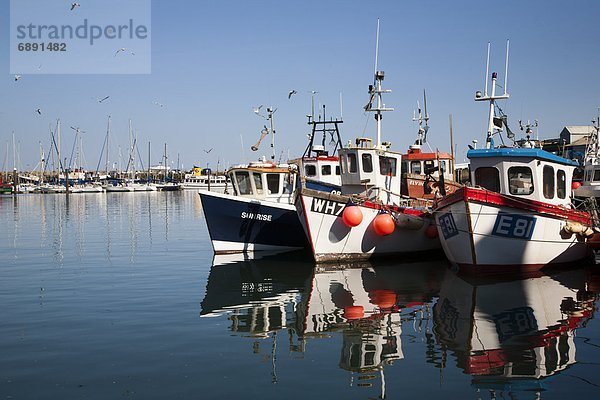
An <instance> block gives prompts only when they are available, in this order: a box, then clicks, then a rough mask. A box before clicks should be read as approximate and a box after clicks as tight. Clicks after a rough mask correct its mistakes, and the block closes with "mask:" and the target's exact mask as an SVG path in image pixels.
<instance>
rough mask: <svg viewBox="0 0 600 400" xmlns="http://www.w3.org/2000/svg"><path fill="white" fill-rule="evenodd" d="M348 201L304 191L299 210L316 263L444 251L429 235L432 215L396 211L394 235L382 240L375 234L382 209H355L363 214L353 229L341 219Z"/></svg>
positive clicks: (371, 205)
mask: <svg viewBox="0 0 600 400" xmlns="http://www.w3.org/2000/svg"><path fill="white" fill-rule="evenodd" d="M349 200H350V198H349V197H348V196H340V195H336V194H332V193H325V192H318V191H314V190H310V189H306V188H303V189H302V190H301V192H300V194H299V196H298V200H297V204H296V207H297V209H298V213H299V215H300V219H301V220H302V221H303V226H304V228H305V230H306V232H307V236H308V238H309V241H310V244H311V249H312V252H313V256H314V259H315V261H317V262H336V261H343V260H366V259H370V258H372V257H378V256H391V255H395V254H405V255H408V254H410V253H420V252H429V251H434V250H440V249H441V245H440V241H439V239H438V238H437V235H435V236H434V237H429V236H428V235H427V231H428V228H429V226H430V225H432V224H433V218H432V217H431V215H430V214H428V213H423V212H420V211H417V210H401V209H397V208H396V210H395V212H392V214H393V215H394V216H395V218H396V220H397V222H396V226H395V228H394V231H393V232H392V233H391V234H389V235H387V236H380V235H377V233H375V230H374V228H373V220H374V219H375V217H377V216H378V215H379V214H380V212H381V207H379V206H377V205H375V204H372V203H364V204H362V205H356V207H359V209H360V211H361V213H362V216H363V218H362V222H361V223H360V224H359V225H358V226H355V227H353V228H350V227H348V226H346V225H345V224H344V222H343V219H342V214H343V210H344V209H345V207H346V205H347V204H348V203H349Z"/></svg>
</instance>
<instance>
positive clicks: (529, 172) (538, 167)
mask: <svg viewBox="0 0 600 400" xmlns="http://www.w3.org/2000/svg"><path fill="white" fill-rule="evenodd" d="M467 157H468V158H469V159H470V160H471V182H472V183H473V185H474V186H480V187H483V188H485V189H488V190H491V191H494V192H498V193H501V194H505V195H510V196H517V197H522V198H524V199H530V200H537V201H540V202H544V203H549V204H553V205H558V206H565V207H570V204H571V194H572V193H571V192H572V189H571V184H572V181H573V172H574V171H575V168H576V167H577V163H576V162H575V161H571V160H567V159H565V158H562V157H559V156H557V155H554V154H552V153H549V152H547V151H544V150H541V149H535V148H493V149H477V150H469V151H468V153H467Z"/></svg>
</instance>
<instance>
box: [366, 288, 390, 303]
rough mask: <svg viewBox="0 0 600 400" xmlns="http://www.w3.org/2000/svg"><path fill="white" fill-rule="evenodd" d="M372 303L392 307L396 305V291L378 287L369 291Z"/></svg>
mask: <svg viewBox="0 0 600 400" xmlns="http://www.w3.org/2000/svg"><path fill="white" fill-rule="evenodd" d="M369 297H370V300H371V303H373V304H375V305H376V306H378V307H379V308H392V307H394V306H395V305H396V293H395V292H394V291H393V290H389V289H376V290H373V291H372V292H371V293H369Z"/></svg>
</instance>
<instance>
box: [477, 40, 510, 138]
mask: <svg viewBox="0 0 600 400" xmlns="http://www.w3.org/2000/svg"><path fill="white" fill-rule="evenodd" d="M509 45H510V42H509V41H508V40H507V41H506V65H505V70H504V71H505V72H504V94H501V95H498V96H496V81H497V80H498V74H497V73H496V72H492V92H491V94H490V95H489V96H488V78H487V74H488V73H489V67H490V43H489V42H488V49H487V61H486V66H485V74H486V79H485V91H484V93H483V96H482V95H481V92H480V91H477V92H476V93H475V101H488V102H489V103H490V108H489V115H488V131H487V138H486V142H485V148H486V149H490V148H493V147H494V139H493V136H494V134H495V133H496V130H498V131H500V129H497V128H496V127H495V125H494V111H495V104H496V100H505V99H508V98H509V94H508V93H507V91H506V89H507V84H508V49H509Z"/></svg>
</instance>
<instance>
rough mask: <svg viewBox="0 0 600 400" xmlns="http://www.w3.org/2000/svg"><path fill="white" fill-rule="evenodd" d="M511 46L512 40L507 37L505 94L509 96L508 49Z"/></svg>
mask: <svg viewBox="0 0 600 400" xmlns="http://www.w3.org/2000/svg"><path fill="white" fill-rule="evenodd" d="M509 47H510V40H508V39H506V61H505V66H504V95H505V96H508V93H507V90H508V49H509Z"/></svg>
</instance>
